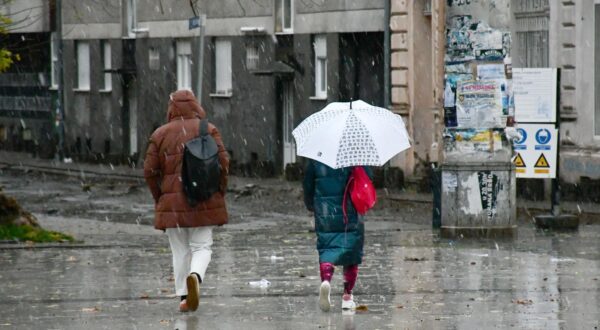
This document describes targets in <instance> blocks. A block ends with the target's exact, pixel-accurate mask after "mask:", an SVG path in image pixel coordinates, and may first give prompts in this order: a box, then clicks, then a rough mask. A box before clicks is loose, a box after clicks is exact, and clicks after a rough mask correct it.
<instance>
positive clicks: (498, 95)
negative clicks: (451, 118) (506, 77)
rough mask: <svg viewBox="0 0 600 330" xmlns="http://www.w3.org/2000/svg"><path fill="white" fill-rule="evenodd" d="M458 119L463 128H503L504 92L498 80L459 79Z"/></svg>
mask: <svg viewBox="0 0 600 330" xmlns="http://www.w3.org/2000/svg"><path fill="white" fill-rule="evenodd" d="M456 121H457V126H458V127H461V128H501V127H504V126H506V116H504V115H503V113H502V92H501V89H500V85H499V84H498V82H497V81H493V80H481V81H459V82H458V85H457V91H456Z"/></svg>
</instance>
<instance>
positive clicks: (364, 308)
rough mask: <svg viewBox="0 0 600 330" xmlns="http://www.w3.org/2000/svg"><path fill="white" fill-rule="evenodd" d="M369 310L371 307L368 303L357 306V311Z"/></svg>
mask: <svg viewBox="0 0 600 330" xmlns="http://www.w3.org/2000/svg"><path fill="white" fill-rule="evenodd" d="M368 310H369V307H367V305H358V306H356V311H357V312H366V311H368Z"/></svg>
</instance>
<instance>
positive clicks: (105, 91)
mask: <svg viewBox="0 0 600 330" xmlns="http://www.w3.org/2000/svg"><path fill="white" fill-rule="evenodd" d="M98 92H100V93H101V94H108V93H112V88H111V89H101V90H99V91H98Z"/></svg>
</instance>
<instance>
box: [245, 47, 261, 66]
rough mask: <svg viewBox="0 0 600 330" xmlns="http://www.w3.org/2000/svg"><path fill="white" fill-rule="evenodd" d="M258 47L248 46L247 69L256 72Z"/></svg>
mask: <svg viewBox="0 0 600 330" xmlns="http://www.w3.org/2000/svg"><path fill="white" fill-rule="evenodd" d="M258 60H259V57H258V47H256V46H254V45H248V46H246V69H248V70H256V69H258Z"/></svg>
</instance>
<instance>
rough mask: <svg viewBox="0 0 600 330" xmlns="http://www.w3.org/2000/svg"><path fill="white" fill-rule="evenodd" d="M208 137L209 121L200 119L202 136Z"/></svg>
mask: <svg viewBox="0 0 600 330" xmlns="http://www.w3.org/2000/svg"><path fill="white" fill-rule="evenodd" d="M206 135H208V119H200V136H206Z"/></svg>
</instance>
